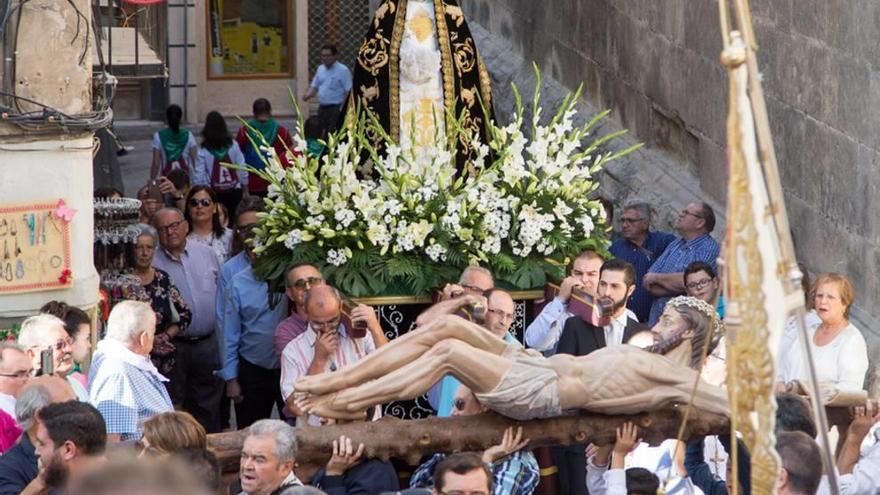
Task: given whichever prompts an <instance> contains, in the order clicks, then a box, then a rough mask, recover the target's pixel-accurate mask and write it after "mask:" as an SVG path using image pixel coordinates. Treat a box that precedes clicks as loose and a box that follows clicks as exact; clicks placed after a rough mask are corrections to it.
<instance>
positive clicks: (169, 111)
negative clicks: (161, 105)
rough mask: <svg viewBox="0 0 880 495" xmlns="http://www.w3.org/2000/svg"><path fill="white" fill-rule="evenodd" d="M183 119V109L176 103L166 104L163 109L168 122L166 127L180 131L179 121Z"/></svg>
mask: <svg viewBox="0 0 880 495" xmlns="http://www.w3.org/2000/svg"><path fill="white" fill-rule="evenodd" d="M181 119H183V109H182V108H180V107H179V106H177V105H174V104H171V105H168V108H166V109H165V121H166V122H168V128H169V129H171V130H172V131H174V132H178V131H180V121H181Z"/></svg>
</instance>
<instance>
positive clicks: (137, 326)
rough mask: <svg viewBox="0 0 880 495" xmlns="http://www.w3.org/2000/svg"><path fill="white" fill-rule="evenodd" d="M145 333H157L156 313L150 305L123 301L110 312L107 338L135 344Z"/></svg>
mask: <svg viewBox="0 0 880 495" xmlns="http://www.w3.org/2000/svg"><path fill="white" fill-rule="evenodd" d="M144 332H147V333H149V334H150V335H154V334H155V332H156V313H154V312H153V308H151V307H150V305H149V304H147V303H145V302H140V301H122V302H120V303H119V304H117V305H116V306H114V307H113V310H112V311H110V317H109V318H108V319H107V338H108V339H113V340H116V341H118V342H122V343H123V344H128V343H131V342H133V341H134V340H135V339H137V338H138V336H139V335H140V334H142V333H144Z"/></svg>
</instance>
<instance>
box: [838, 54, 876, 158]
mask: <svg viewBox="0 0 880 495" xmlns="http://www.w3.org/2000/svg"><path fill="white" fill-rule="evenodd" d="M839 64H840V71H839V74H838V77H839V81H838V86H837V95H836V100H837V102H838V109H837V113H836V115H835V118H834V121H833V125H834V126H835V127H837V128H838V129H840V130H841V131H842V132H844V133H846V134H848V135H850V136H854V137H856V138H857V139H858V140H859V141H861V142H872V141H874V140H875V139H877V133H878V131H880V126H878V119H877V118H876V112H875V109H876V108H877V107H872V104H875V103H877V102H880V86H877V87H874V88H872V84H871V78H872V75H874V79H876V81H877V82H880V77H878V76H880V72H875V73H874V74H872V71H871V69H870V68H868V66H867V64H865V63H864V62H863V61H860V60H856V59H852V58H849V57H846V58H842V59H840V60H839Z"/></svg>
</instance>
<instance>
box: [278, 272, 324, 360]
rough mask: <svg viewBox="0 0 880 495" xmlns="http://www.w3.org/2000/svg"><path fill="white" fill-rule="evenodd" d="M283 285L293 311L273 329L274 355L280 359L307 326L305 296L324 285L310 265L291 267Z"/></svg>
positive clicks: (321, 278) (321, 277)
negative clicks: (289, 344)
mask: <svg viewBox="0 0 880 495" xmlns="http://www.w3.org/2000/svg"><path fill="white" fill-rule="evenodd" d="M284 285H285V287H286V290H285V292H286V293H287V298H288V299H289V300H290V304H293V311H291V312H290V316H288V317H287V318H285V319H284V320H283V321H282V322H281V323H279V324H278V327H277V328H276V329H275V340H274V346H275V354H277V355H278V357H281V354H282V353H283V352H284V348H285V347H287V344H288V343H290V341H291V340H293V339H295V338H297V337H299V336H300V335H302V333H303V332H305V331H306V328H307V327H308V325H309V317H308V314H307V313H306V304H305V301H306V295H307V294H308V293H309V290H310V289H311V288H312V287H317V286H319V285H324V277H323V276H322V275H321V272H319V271H318V269H317V268H316V267H315V265H312V264H310V263H299V264H296V265H293V266H292V267H290V268H289V269H288V270H287V273H286V274H285V275H284Z"/></svg>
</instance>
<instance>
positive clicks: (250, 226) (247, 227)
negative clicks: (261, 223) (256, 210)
mask: <svg viewBox="0 0 880 495" xmlns="http://www.w3.org/2000/svg"><path fill="white" fill-rule="evenodd" d="M256 226H257V224H256V223H247V224H244V225H239V226H238V227H236V228H235V231H236V232H237V233H238V234H239V235H243V234H248V233H250V232H251V231H252V230H254V228H255V227H256Z"/></svg>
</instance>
